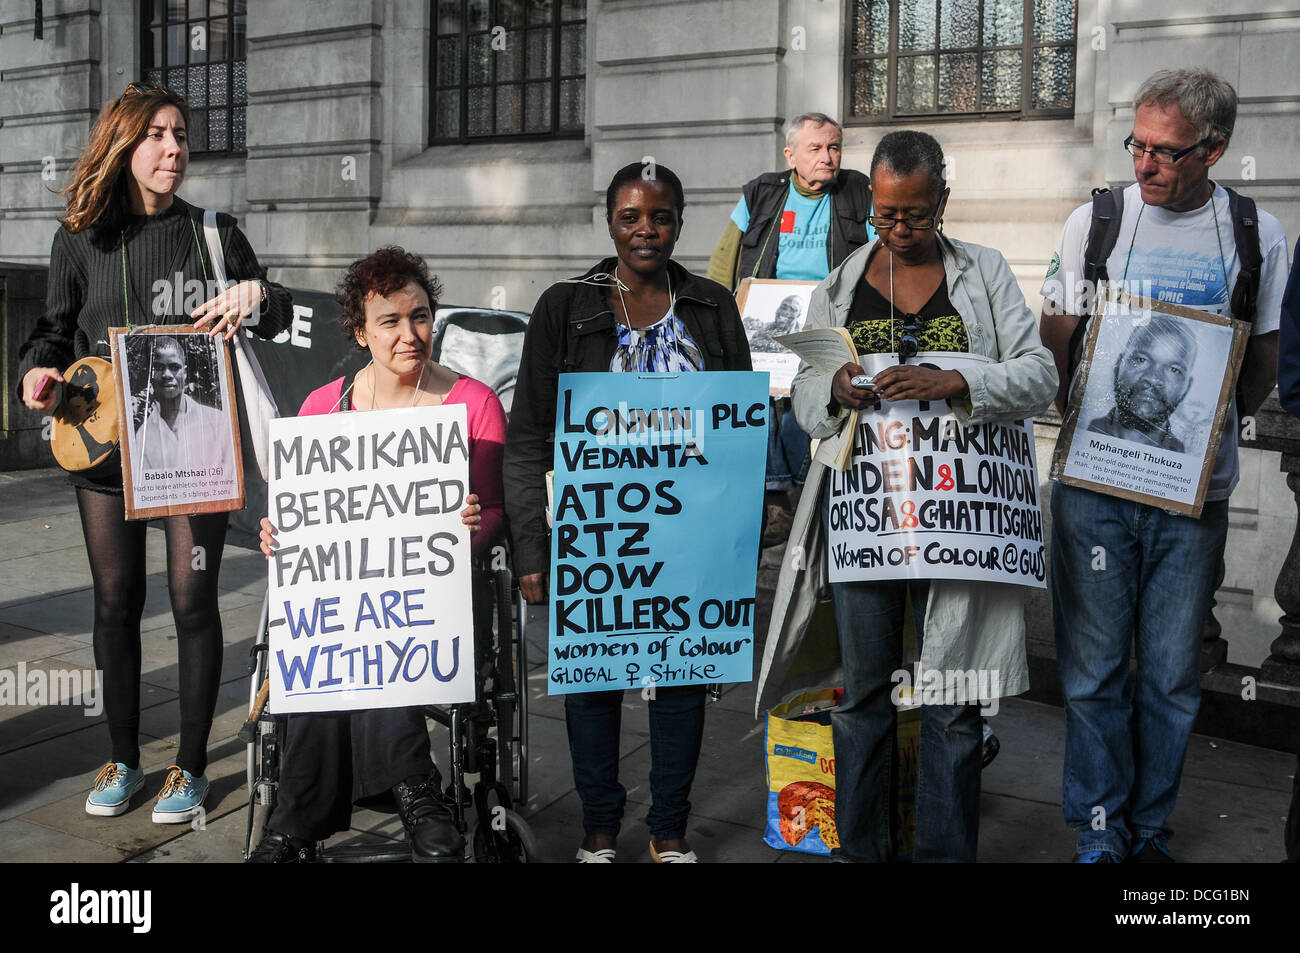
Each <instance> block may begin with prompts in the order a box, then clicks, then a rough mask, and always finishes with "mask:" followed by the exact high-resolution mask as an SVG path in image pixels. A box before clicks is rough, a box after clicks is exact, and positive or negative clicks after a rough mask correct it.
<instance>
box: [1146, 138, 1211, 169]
mask: <svg viewBox="0 0 1300 953" xmlns="http://www.w3.org/2000/svg"><path fill="white" fill-rule="evenodd" d="M1213 141H1214V137H1213V136H1211V137H1208V138H1206V139H1202V140H1201V141H1200V142H1194V143H1192V144H1191V145H1190V146H1188V147H1187V148H1186V149H1179V150H1178V151H1177V152H1170V151H1169V150H1168V149H1148V148H1147V147H1146V146H1144V145H1142V144H1141V143H1140V142H1137V141H1136V140H1134V138H1133V137H1132V136H1129V137H1128V138H1127V139H1125V140H1124V151H1125V152H1127V153H1128V154H1129V155H1131V156H1132V157H1133V158H1134V159H1141V158H1142V156H1144V155H1149V156H1150V157H1151V161H1152V162H1154V163H1155V164H1156V165H1173V164H1174V163H1175V162H1177V161H1178V160H1180V159H1181V158H1182V157H1183V156H1185V155H1188V154H1190V153H1191V152H1193V151H1195V150H1196V149H1199V148H1200V147H1201V146H1204V145H1207V144H1209V143H1211V142H1213Z"/></svg>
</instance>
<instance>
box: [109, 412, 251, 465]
mask: <svg viewBox="0 0 1300 953" xmlns="http://www.w3.org/2000/svg"><path fill="white" fill-rule="evenodd" d="M231 430H232V428H231V424H230V418H229V417H227V416H226V415H225V414H223V413H222V412H221V411H219V410H217V409H215V408H213V407H208V406H206V405H204V404H200V403H199V402H198V401H196V400H194V399H193V398H192V397H190V395H189V394H183V395H182V396H181V406H180V411H179V412H178V413H177V415H176V421H175V426H170V425H168V423H167V421H166V420H164V419H163V416H162V413H161V412H160V411H159V410H158V408H157V406H156V405H154V406H151V407H150V408H149V411H148V413H146V414H145V418H144V421H143V422H142V423H141V425H140V427H139V429H138V430H136V432H135V446H134V450H135V457H134V459H133V461H132V469H133V470H134V471H135V472H136V473H137V474H139V473H143V472H144V471H145V470H178V469H180V470H195V469H204V468H208V467H220V468H221V472H222V473H223V474H225V475H227V476H229V475H230V474H232V473H234V469H233V465H232V461H233V460H234V458H235V447H234V443H233V438H232V436H231ZM137 479H138V477H137Z"/></svg>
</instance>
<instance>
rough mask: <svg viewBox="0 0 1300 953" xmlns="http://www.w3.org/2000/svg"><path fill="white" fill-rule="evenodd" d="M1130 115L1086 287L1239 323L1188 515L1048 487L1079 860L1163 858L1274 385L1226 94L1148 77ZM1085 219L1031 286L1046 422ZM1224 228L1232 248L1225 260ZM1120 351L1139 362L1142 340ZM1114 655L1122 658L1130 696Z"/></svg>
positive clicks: (1224, 87)
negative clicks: (1235, 174)
mask: <svg viewBox="0 0 1300 953" xmlns="http://www.w3.org/2000/svg"><path fill="white" fill-rule="evenodd" d="M1133 108H1134V116H1133V130H1132V133H1131V134H1130V135H1129V136H1128V138H1126V139H1125V140H1124V149H1125V150H1126V151H1127V152H1128V153H1129V155H1130V156H1132V158H1133V172H1134V178H1135V179H1136V181H1135V182H1134V184H1133V185H1130V186H1129V187H1128V188H1126V189H1124V190H1123V192H1122V202H1121V203H1114V201H1113V200H1114V199H1115V196H1109V198H1110V199H1111V200H1112V203H1113V204H1112V209H1113V206H1114V205H1115V204H1118V205H1120V206H1121V209H1122V211H1121V212H1120V214H1119V215H1117V216H1116V215H1114V213H1113V211H1112V217H1111V222H1112V223H1113V222H1114V220H1115V219H1118V232H1117V234H1116V236H1115V241H1114V243H1113V245H1112V246H1111V247H1110V250H1109V254H1108V255H1107V256H1106V257H1105V259H1104V261H1102V262H1100V265H1101V266H1102V268H1103V271H1102V272H1101V273H1100V274H1101V276H1102V277H1104V278H1105V280H1108V281H1110V282H1111V283H1112V284H1117V285H1119V286H1120V287H1122V288H1123V289H1124V290H1126V291H1129V292H1131V293H1133V294H1137V295H1142V296H1145V297H1150V298H1156V299H1158V300H1162V301H1170V302H1173V303H1175V304H1180V305H1184V306H1187V307H1192V308H1199V309H1201V310H1205V311H1211V312H1213V313H1215V314H1228V313H1231V314H1232V316H1233V317H1235V318H1239V319H1243V320H1249V321H1251V322H1252V326H1251V336H1250V342H1249V344H1248V346H1247V348H1246V355H1245V360H1244V362H1243V365H1242V368H1241V376H1240V381H1239V386H1238V390H1237V395H1236V399H1235V400H1234V401H1233V404H1232V407H1231V408H1230V410H1229V413H1228V415H1227V417H1228V419H1227V424H1226V427H1225V429H1224V431H1223V438H1222V440H1221V441H1220V444H1219V453H1218V457H1217V459H1216V460H1215V462H1214V472H1213V475H1212V477H1211V479H1210V484H1209V488H1208V491H1207V492H1206V495H1205V505H1204V507H1203V508H1202V511H1201V516H1200V518H1199V519H1194V518H1192V517H1190V516H1184V515H1181V514H1178V513H1173V512H1170V511H1167V510H1164V509H1161V508H1160V507H1158V506H1150V505H1147V504H1145V503H1138V502H1135V501H1133V500H1129V499H1124V498H1121V497H1118V496H1111V495H1106V494H1102V493H1096V492H1093V491H1092V490H1088V489H1084V488H1082V487H1076V486H1069V485H1067V484H1063V483H1056V484H1054V485H1053V487H1052V501H1051V505H1052V536H1051V554H1052V555H1051V558H1052V575H1051V588H1052V616H1053V622H1054V628H1055V631H1056V649H1057V665H1058V668H1059V671H1060V676H1061V689H1062V694H1063V695H1064V697H1065V771H1064V782H1063V791H1062V798H1061V800H1062V809H1063V812H1064V814H1065V822H1066V824H1067V825H1069V826H1070V827H1072V828H1074V829H1075V830H1076V832H1077V839H1076V843H1075V860H1076V861H1078V862H1082V863H1111V862H1118V861H1124V860H1131V861H1134V862H1138V863H1148V862H1156V863H1167V862H1169V861H1171V860H1172V859H1173V858H1172V856H1171V854H1170V852H1169V847H1168V840H1169V838H1170V837H1171V836H1172V831H1171V829H1170V827H1169V815H1170V813H1171V812H1172V811H1173V809H1174V803H1175V801H1176V800H1177V798H1178V787H1179V783H1180V781H1181V779H1182V771H1183V759H1184V756H1185V755H1186V752H1187V744H1188V740H1189V739H1190V737H1191V733H1192V726H1193V724H1194V722H1195V721H1196V712H1197V709H1198V708H1199V707H1200V700H1201V686H1200V671H1199V658H1200V649H1201V632H1202V628H1203V625H1204V622H1205V616H1206V612H1207V611H1208V609H1209V606H1210V599H1211V597H1212V596H1213V594H1214V591H1215V589H1216V588H1217V587H1218V581H1219V580H1220V579H1221V578H1222V556H1223V549H1224V544H1225V542H1226V539H1227V531H1228V496H1229V494H1230V493H1231V492H1232V489H1233V487H1234V486H1236V484H1237V477H1238V467H1237V421H1238V419H1239V415H1240V416H1241V417H1245V416H1249V415H1251V414H1253V413H1255V411H1256V410H1257V409H1258V408H1259V405H1260V404H1261V403H1262V402H1263V400H1264V398H1265V397H1267V396H1268V393H1269V391H1271V390H1272V388H1273V382H1274V376H1275V371H1276V367H1277V337H1278V335H1277V329H1278V315H1279V310H1280V308H1281V301H1282V294H1283V290H1284V288H1285V285H1286V276H1287V245H1286V235H1285V234H1284V232H1283V229H1282V226H1281V224H1280V223H1279V222H1278V220H1277V219H1276V218H1274V217H1273V216H1272V215H1270V214H1269V213H1268V212H1264V211H1258V212H1257V213H1256V214H1254V215H1250V214H1239V212H1240V209H1241V207H1242V206H1243V205H1244V204H1245V203H1246V202H1247V201H1248V200H1246V199H1245V198H1242V197H1234V196H1232V195H1230V194H1229V192H1228V191H1227V190H1225V189H1224V188H1223V187H1222V186H1220V185H1218V184H1216V183H1215V182H1214V181H1212V180H1211V179H1210V169H1211V167H1212V166H1213V165H1214V164H1215V163H1216V162H1218V161H1219V160H1220V159H1221V158H1222V157H1223V154H1224V152H1225V151H1226V150H1227V148H1228V140H1229V138H1231V136H1232V130H1233V126H1234V125H1235V123H1236V117H1237V93H1236V91H1235V90H1234V89H1233V88H1232V87H1231V86H1230V85H1229V84H1228V83H1226V82H1224V81H1223V80H1221V79H1219V78H1218V77H1217V76H1215V75H1214V74H1212V73H1210V72H1208V71H1206V70H1161V71H1160V72H1158V73H1156V74H1155V75H1153V76H1152V77H1151V78H1150V79H1148V80H1147V81H1146V82H1145V83H1143V84H1142V88H1141V89H1140V90H1138V93H1137V96H1136V97H1135V98H1134V103H1133ZM1093 207H1094V206H1093V203H1089V204H1087V205H1083V206H1081V207H1079V208H1078V209H1076V210H1075V212H1074V213H1073V214H1072V215H1071V216H1070V218H1069V220H1068V221H1067V222H1066V224H1065V228H1064V229H1063V230H1062V233H1061V239H1060V242H1059V244H1058V245H1057V250H1056V254H1055V256H1054V257H1053V258H1052V264H1051V267H1050V269H1049V271H1048V273H1047V280H1046V281H1045V282H1044V284H1043V288H1042V293H1043V297H1044V299H1045V300H1044V305H1043V315H1042V324H1041V334H1042V338H1043V343H1044V344H1045V345H1047V347H1048V348H1049V349H1050V350H1051V351H1052V353H1053V356H1054V357H1055V358H1056V364H1057V370H1058V371H1059V372H1060V378H1061V390H1060V393H1059V395H1058V398H1057V404H1058V407H1060V408H1061V409H1062V410H1063V409H1064V405H1065V401H1066V396H1067V394H1068V393H1069V387H1070V386H1071V384H1072V380H1071V378H1072V372H1073V370H1074V368H1073V367H1072V366H1071V365H1072V357H1071V355H1072V351H1073V350H1074V348H1073V347H1072V342H1073V341H1077V340H1079V339H1080V338H1081V335H1076V330H1077V329H1079V328H1081V327H1082V324H1083V322H1081V320H1080V316H1083V315H1087V314H1088V313H1089V311H1088V303H1087V302H1088V300H1089V299H1090V296H1091V295H1092V294H1093V293H1094V292H1095V291H1096V289H1095V288H1091V287H1089V284H1090V282H1091V281H1092V277H1090V276H1089V271H1090V270H1091V271H1092V272H1093V273H1094V274H1097V272H1096V268H1097V267H1098V263H1097V262H1095V261H1094V262H1091V263H1090V262H1089V261H1088V259H1089V258H1090V257H1092V256H1093V255H1094V254H1095V253H1094V251H1093V250H1092V249H1094V248H1095V247H1096V246H1094V244H1093V241H1092V240H1091V238H1092V234H1090V233H1093V234H1095V233H1097V232H1099V231H1101V229H1099V228H1098V227H1097V222H1100V221H1101V220H1102V219H1103V218H1104V216H1101V215H1094V214H1093ZM1234 208H1236V209H1238V213H1234ZM1238 226H1241V227H1240V228H1238ZM1250 230H1254V233H1255V234H1257V236H1258V239H1257V244H1258V255H1257V254H1256V249H1255V248H1254V247H1253V246H1254V245H1255V244H1256V241H1254V240H1252V239H1251V237H1250V236H1251V231H1250ZM1238 232H1240V233H1241V234H1242V235H1243V236H1245V237H1243V239H1242V242H1241V245H1240V247H1239V245H1238V241H1237V234H1238ZM1096 257H1100V255H1096ZM1261 259H1262V260H1261ZM1243 262H1246V263H1248V264H1246V265H1243ZM1243 276H1244V277H1245V278H1246V281H1245V282H1243V281H1240V280H1239V279H1240V278H1242V277H1243ZM1256 282H1257V287H1252V286H1254V285H1256ZM1137 344H1138V345H1140V346H1139V347H1138V348H1136V350H1138V351H1144V352H1145V353H1146V354H1147V355H1150V354H1151V353H1152V351H1153V346H1152V344H1151V342H1150V341H1147V342H1145V344H1143V342H1137ZM1134 350H1135V348H1133V347H1130V348H1129V351H1130V352H1132V351H1134ZM1132 370H1133V373H1132V374H1129V373H1128V372H1127V371H1126V372H1125V373H1126V377H1125V379H1124V380H1121V377H1120V374H1119V372H1118V371H1117V376H1116V391H1117V393H1116V398H1117V403H1118V402H1119V400H1120V399H1121V398H1123V399H1125V400H1128V402H1129V403H1130V404H1132V403H1133V400H1131V399H1129V398H1131V397H1132V396H1133V395H1129V398H1125V397H1124V395H1123V394H1122V393H1120V392H1121V391H1123V390H1125V388H1126V387H1128V384H1127V383H1126V382H1127V381H1129V379H1130V378H1133V377H1136V376H1138V375H1137V369H1132ZM1182 386H1185V384H1184V385H1182ZM1171 388H1172V385H1171ZM1129 389H1132V388H1129ZM1134 393H1136V391H1134ZM1171 394H1172V390H1171V391H1170V393H1169V394H1166V395H1165V397H1164V398H1163V399H1166V400H1167V399H1168V398H1169V397H1170V395H1171ZM1179 399H1180V400H1181V397H1180V398H1179ZM1136 402H1137V403H1138V404H1140V405H1142V406H1143V407H1145V410H1142V411H1141V413H1143V414H1146V415H1148V416H1158V411H1157V410H1156V409H1155V404H1156V403H1158V402H1159V401H1156V400H1153V399H1147V398H1142V399H1138V400H1137V401H1136ZM1132 416H1134V415H1133V414H1130V417H1132ZM1130 422H1131V421H1130ZM1131 645H1132V646H1135V650H1134V651H1133V652H1132V653H1131V652H1130V646H1131ZM1130 654H1134V655H1136V658H1137V673H1136V677H1135V679H1134V683H1133V689H1132V691H1131V693H1130V692H1129V691H1128V690H1127V689H1126V682H1127V681H1128V674H1129V658H1130Z"/></svg>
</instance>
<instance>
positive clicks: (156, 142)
mask: <svg viewBox="0 0 1300 953" xmlns="http://www.w3.org/2000/svg"><path fill="white" fill-rule="evenodd" d="M188 119H189V110H188V107H187V106H186V104H185V101H184V100H183V99H181V98H180V97H179V96H177V95H175V94H174V93H172V92H171V91H169V90H167V89H165V88H163V87H161V86H148V87H142V86H137V85H135V84H134V83H133V84H132V85H130V86H128V87H127V90H126V92H125V93H123V94H122V95H121V96H120V97H118V98H117V99H115V100H114V101H113V102H111V103H109V104H108V105H107V106H105V107H104V110H103V111H102V112H101V113H100V114H99V118H98V119H97V120H96V122H95V125H94V128H93V129H91V132H90V141H89V143H88V144H87V146H86V148H85V151H84V152H83V153H82V154H81V157H80V159H79V160H78V162H77V165H76V168H75V169H74V170H73V173H72V183H71V184H70V185H69V186H68V187H67V188H66V189H64V190H63V191H64V193H65V194H66V195H67V196H68V205H67V212H66V214H65V215H64V218H63V220H62V227H61V228H60V229H59V230H58V231H57V232H55V235H54V246H53V249H52V250H51V252H50V273H49V281H48V286H47V293H46V300H45V314H44V316H43V317H42V318H41V319H40V320H39V321H38V322H37V323H36V326H35V328H33V329H32V333H31V335H30V336H29V337H28V339H27V343H26V344H24V345H23V347H22V349H21V351H20V352H19V359H20V362H21V363H20V371H19V374H20V377H21V385H20V388H21V392H20V396H21V398H22V400H23V403H24V404H26V406H27V407H29V408H30V409H32V410H37V411H40V412H42V413H49V412H50V411H51V410H52V409H53V408H54V404H55V396H56V394H55V390H54V388H49V389H48V390H46V391H45V392H44V393H43V394H42V393H39V392H38V389H39V385H40V382H41V380H42V379H43V378H46V377H48V378H50V379H52V380H54V381H62V380H63V375H62V371H63V370H64V369H66V368H67V367H68V366H69V365H70V364H72V363H73V362H74V361H75V360H79V359H81V358H83V357H86V356H88V355H95V356H99V357H108V356H109V350H108V329H109V328H110V327H130V326H133V325H147V324H175V325H192V326H194V327H197V328H200V329H206V330H209V331H210V332H211V333H212V334H214V335H215V334H223V335H224V337H225V338H226V339H227V340H229V339H230V338H231V337H233V336H234V335H235V333H236V332H237V331H238V330H239V328H240V327H241V326H242V325H243V324H244V323H245V322H248V323H249V324H250V325H251V324H253V323H254V322H252V321H250V320H249V319H250V318H251V317H252V316H254V315H256V316H258V318H259V320H258V321H257V322H256V328H255V330H256V333H258V334H259V335H262V336H263V337H271V336H272V335H274V334H276V333H277V332H279V331H280V330H281V329H282V328H284V327H286V326H287V325H288V323H289V319H290V318H291V317H292V313H293V304H292V301H291V300H290V297H289V293H288V292H287V291H285V290H284V289H283V288H281V287H279V286H278V285H275V284H272V283H270V282H267V281H266V280H265V278H266V271H265V269H263V268H262V267H261V265H259V264H258V261H257V256H256V255H255V254H254V253H253V249H252V248H251V246H250V245H249V244H248V239H246V238H245V237H244V235H243V233H242V232H240V230H239V229H238V228H237V227H236V226H235V220H234V219H233V218H231V217H230V216H228V215H218V216H217V228H218V231H219V232H220V235H221V242H222V246H223V248H224V251H225V259H226V269H227V273H228V275H229V277H230V279H231V281H233V282H235V283H234V284H232V285H231V286H230V287H229V288H227V289H226V290H225V291H222V292H221V293H220V294H217V295H216V296H215V297H212V298H210V299H209V300H207V301H205V302H204V303H202V304H200V305H199V306H198V307H197V308H195V309H194V310H193V311H192V312H189V313H171V308H172V302H173V301H174V300H182V298H181V294H182V289H188V288H190V287H192V286H191V285H190V284H189V283H190V282H192V281H195V280H197V281H199V282H201V283H202V284H203V287H205V288H210V289H212V290H216V289H215V285H213V284H209V283H208V282H209V281H210V280H214V279H215V274H214V272H213V266H212V262H210V261H209V260H208V253H207V248H206V245H205V244H204V242H203V241H202V240H201V239H200V238H199V228H200V227H201V224H202V223H201V221H200V222H198V223H196V221H195V215H194V213H195V212H196V211H197V210H194V209H191V207H190V206H189V205H187V204H186V203H185V202H183V201H181V200H180V198H178V197H177V195H176V191H177V190H178V189H179V188H180V185H181V182H182V180H183V179H184V178H185V170H186V167H187V165H188V163H189V154H190V153H189V141H188V137H187V135H186V129H187V126H188ZM178 277H179V280H180V281H181V282H182V289H176V288H175V287H174V284H173V283H174V282H176V281H177V280H178ZM185 293H186V294H188V293H189V292H188V290H186V291H185ZM196 297H197V296H196ZM79 370H80V369H79ZM70 476H71V481H72V484H73V486H75V487H76V492H77V505H78V508H79V510H80V512H81V525H82V532H83V535H84V536H85V540H86V552H87V554H88V556H89V558H90V572H91V576H92V578H93V579H94V592H95V618H94V632H93V641H94V648H95V665H96V667H97V668H99V669H100V671H101V672H102V673H103V675H102V678H103V684H102V691H103V693H104V713H105V716H106V719H107V721H108V733H109V739H110V741H111V744H112V748H111V752H110V755H109V758H108V761H107V763H105V765H104V766H103V768H102V769H101V770H100V771H99V775H98V776H97V777H96V779H95V781H94V783H93V785H92V788H91V791H90V795H89V797H87V799H86V812H87V813H88V814H93V815H97V816H101V817H113V816H116V815H119V814H122V813H124V812H125V811H126V810H127V809H128V807H129V806H130V803H131V798H132V796H133V795H134V794H135V793H136V791H138V790H139V788H140V787H141V786H142V785H143V784H144V766H143V765H142V764H141V763H140V740H139V734H140V666H141V649H140V618H141V615H142V614H143V612H144V603H145V578H146V569H145V526H146V524H145V522H144V521H132V522H127V520H126V515H125V510H124V508H123V498H122V470H121V458H120V456H119V452H118V451H117V450H114V451H113V453H112V455H111V456H109V457H108V458H107V459H106V460H105V461H104V462H103V463H101V464H100V465H99V466H98V467H96V468H95V469H94V470H91V471H85V472H81V473H75V474H70ZM226 522H227V514H226V513H216V514H207V515H202V516H169V517H167V518H166V519H164V520H163V527H164V530H165V531H166V534H167V588H168V594H169V596H170V597H171V605H172V615H173V617H174V619H175V621H176V642H177V651H178V654H179V666H178V687H179V691H180V743H179V747H178V751H177V754H176V760H175V763H174V764H173V765H172V766H171V767H170V768H169V769H168V771H167V775H166V779H165V781H164V783H163V788H162V791H161V793H160V794H159V797H158V800H157V803H156V804H155V805H154V810H153V820H154V821H155V822H156V823H160V824H178V823H183V822H186V821H188V820H189V819H190V818H191V817H193V816H195V815H196V814H197V813H198V811H199V810H200V806H201V804H202V803H203V800H204V798H205V796H206V795H207V790H208V782H207V778H206V776H205V774H204V772H205V771H206V768H207V744H208V732H209V730H210V729H211V727H212V715H213V712H214V710H215V708H216V702H217V689H218V688H219V687H220V682H221V655H222V636H221V617H220V615H219V614H218V610H217V576H218V573H219V572H220V569H221V553H222V549H223V547H224V545H225V540H226ZM199 554H202V556H203V558H202V559H200V558H198V555H199Z"/></svg>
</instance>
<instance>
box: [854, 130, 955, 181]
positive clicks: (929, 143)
mask: <svg viewBox="0 0 1300 953" xmlns="http://www.w3.org/2000/svg"><path fill="white" fill-rule="evenodd" d="M881 165H883V166H884V167H885V168H886V169H888V170H889V171H890V172H892V173H893V174H894V175H900V176H901V175H911V174H912V173H913V172H916V171H918V170H921V169H924V170H925V171H927V172H929V173H930V181H931V183H932V185H933V187H934V194H935V195H938V194H939V193H940V192H942V191H943V187H944V177H943V148H942V147H941V146H940V145H939V140H937V139H935V138H934V136H932V135H930V134H929V133H925V132H918V131H917V130H915V129H900V130H898V131H897V132H891V133H888V134H887V135H886V136H885V137H884V138H883V139H881V140H880V142H879V144H877V146H876V152H875V154H874V155H873V156H872V157H871V175H872V176H873V177H874V176H875V174H876V168H877V167H878V166H881Z"/></svg>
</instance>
